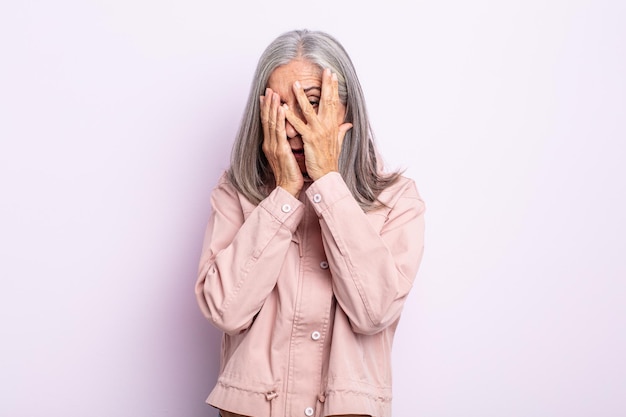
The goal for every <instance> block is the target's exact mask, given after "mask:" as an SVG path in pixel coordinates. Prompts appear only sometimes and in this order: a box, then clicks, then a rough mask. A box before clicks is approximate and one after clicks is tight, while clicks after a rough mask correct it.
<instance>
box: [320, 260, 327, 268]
mask: <svg viewBox="0 0 626 417" xmlns="http://www.w3.org/2000/svg"><path fill="white" fill-rule="evenodd" d="M320 268H322V269H328V262H326V261H322V262H320Z"/></svg>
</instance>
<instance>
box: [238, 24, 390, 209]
mask: <svg viewBox="0 0 626 417" xmlns="http://www.w3.org/2000/svg"><path fill="white" fill-rule="evenodd" d="M297 58H300V59H304V60H306V61H308V62H311V63H313V64H316V65H318V66H319V67H320V69H324V68H330V69H331V71H332V72H333V73H336V74H337V78H338V80H339V100H340V101H341V102H342V103H343V104H344V105H345V106H346V117H345V121H346V122H350V123H352V125H353V127H352V129H350V130H349V131H348V132H347V133H346V135H345V137H344V141H343V144H342V148H341V155H340V159H339V172H340V174H341V176H342V177H343V179H344V181H345V182H346V184H347V186H348V188H349V189H350V191H351V192H352V195H353V196H354V198H355V199H356V201H357V202H358V203H359V205H360V206H361V208H362V209H363V210H365V211H368V210H370V209H372V208H373V207H375V206H377V197H378V195H379V194H380V192H381V191H383V190H384V189H385V188H387V187H388V186H389V185H391V184H393V183H394V182H395V181H396V180H397V178H398V177H399V175H400V173H399V172H395V173H391V174H384V173H383V172H382V171H381V169H380V168H381V166H379V165H380V161H378V160H377V152H376V148H375V146H374V138H373V133H372V129H371V127H370V122H369V119H368V117H367V111H366V107H365V98H364V96H363V91H362V89H361V85H360V83H359V79H358V77H357V75H356V71H355V69H354V66H353V64H352V61H351V60H350V57H349V56H348V54H347V52H346V51H345V49H344V48H343V46H341V44H340V43H339V42H338V41H337V40H336V39H335V38H333V37H332V36H330V35H328V34H326V33H324V32H320V31H309V30H294V31H290V32H286V33H284V34H282V35H281V36H279V37H278V38H276V39H275V40H274V41H273V42H272V43H271V44H270V45H269V46H268V47H267V48H266V49H265V51H264V52H263V54H262V55H261V58H260V59H259V62H258V64H257V68H256V72H255V74H254V79H253V82H252V88H251V89H250V96H249V97H248V103H247V105H246V109H245V112H244V115H243V118H242V121H241V126H240V127H239V131H238V133H237V137H236V139H235V143H234V145H233V149H232V153H231V163H230V169H229V170H228V177H229V180H230V182H231V183H232V184H233V185H234V186H235V188H236V189H237V190H238V191H239V192H241V193H242V194H243V195H244V196H245V197H246V198H247V199H248V200H250V201H251V202H252V203H254V204H258V203H259V202H261V200H263V199H264V198H265V197H267V195H268V194H269V193H270V192H271V191H272V188H273V184H274V176H273V174H272V172H271V169H270V167H269V163H268V162H267V159H266V157H265V154H264V153H263V150H262V149H261V147H262V144H263V127H262V125H261V117H260V106H259V96H261V95H263V94H265V88H266V86H267V82H268V79H269V77H270V75H271V74H272V72H273V71H274V70H275V69H276V68H277V67H279V66H281V65H285V64H288V63H289V62H291V61H293V60H294V59H297Z"/></svg>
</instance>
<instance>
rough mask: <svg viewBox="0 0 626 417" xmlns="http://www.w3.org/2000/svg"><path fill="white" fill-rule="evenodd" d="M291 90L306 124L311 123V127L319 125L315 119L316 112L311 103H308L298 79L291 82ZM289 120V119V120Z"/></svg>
mask: <svg viewBox="0 0 626 417" xmlns="http://www.w3.org/2000/svg"><path fill="white" fill-rule="evenodd" d="M293 92H294V95H295V96H296V100H297V101H298V105H299V106H300V110H302V116H304V120H305V121H306V123H307V124H311V125H312V126H313V127H316V126H317V125H319V121H318V120H317V113H316V112H315V109H314V108H313V106H311V103H309V99H308V98H307V96H306V93H305V92H304V89H303V88H302V85H301V84H300V82H299V81H296V82H295V83H293ZM290 122H291V120H290Z"/></svg>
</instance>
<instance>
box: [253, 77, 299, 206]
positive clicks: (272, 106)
mask: <svg viewBox="0 0 626 417" xmlns="http://www.w3.org/2000/svg"><path fill="white" fill-rule="evenodd" d="M260 102H261V124H262V125H263V153H264V154H265V157H266V158H267V161H268V162H269V164H270V168H271V169H272V172H273V173H274V179H275V180H276V185H277V186H279V187H281V188H283V189H285V190H287V191H288V192H289V193H291V195H293V196H294V197H296V198H297V197H298V195H299V194H300V190H302V187H303V186H304V177H303V176H302V172H300V167H299V166H298V162H297V161H296V157H295V156H294V155H293V152H292V151H291V146H289V141H288V140H287V133H285V110H284V109H283V108H282V106H281V105H280V96H279V95H278V94H276V93H275V92H273V91H272V89H271V88H267V89H265V95H264V96H261V97H260Z"/></svg>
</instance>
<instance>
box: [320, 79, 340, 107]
mask: <svg viewBox="0 0 626 417" xmlns="http://www.w3.org/2000/svg"><path fill="white" fill-rule="evenodd" d="M337 83H338V82H337V74H332V75H331V72H330V69H328V68H326V69H325V70H324V73H323V74H322V94H321V95H322V97H321V98H320V112H319V114H320V116H321V117H322V118H325V117H327V116H330V117H334V114H335V107H336V103H337V100H338V95H337V93H336V91H338V89H337V88H336V84H337Z"/></svg>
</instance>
